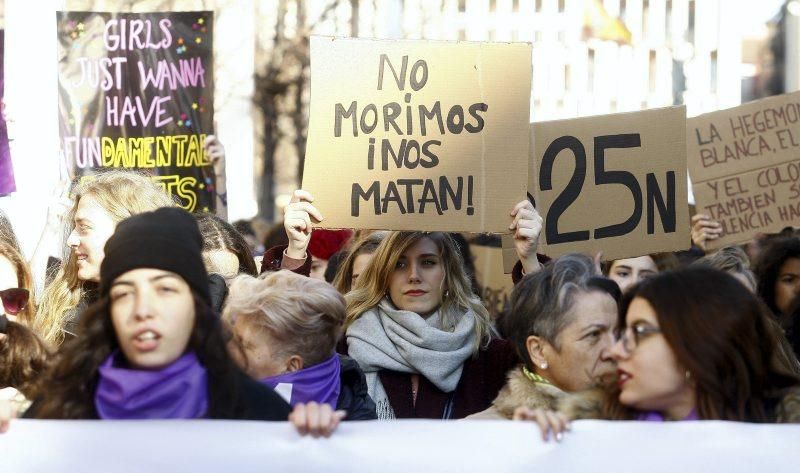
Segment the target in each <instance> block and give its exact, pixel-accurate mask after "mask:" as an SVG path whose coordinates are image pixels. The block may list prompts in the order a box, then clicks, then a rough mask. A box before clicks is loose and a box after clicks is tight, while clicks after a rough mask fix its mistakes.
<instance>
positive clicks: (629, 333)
mask: <svg viewBox="0 0 800 473" xmlns="http://www.w3.org/2000/svg"><path fill="white" fill-rule="evenodd" d="M656 333H661V329H660V328H658V327H650V326H648V325H644V324H633V325H632V326H628V327H625V330H624V331H623V332H622V335H621V336H620V338H619V339H620V340H621V341H622V346H623V347H624V348H625V351H627V352H628V353H631V352H632V351H633V350H635V349H636V347H638V346H639V342H641V341H642V339H644V338H647V337H649V336H650V335H653V334H656Z"/></svg>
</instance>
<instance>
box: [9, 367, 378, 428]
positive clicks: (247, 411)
mask: <svg viewBox="0 0 800 473" xmlns="http://www.w3.org/2000/svg"><path fill="white" fill-rule="evenodd" d="M236 378H237V379H236V382H237V383H238V384H239V386H238V394H239V399H240V400H241V403H240V408H239V409H238V411H237V412H234V413H233V414H230V415H225V414H222V413H221V412H219V409H218V408H217V406H214V405H213V404H212V405H210V406H209V408H208V412H207V413H206V418H207V419H223V420H273V421H285V420H288V419H289V414H290V413H291V412H292V408H291V407H290V406H289V404H288V403H287V402H286V401H284V400H283V398H282V397H281V396H280V395H279V394H278V393H276V392H275V391H273V390H272V389H270V388H268V387H267V386H264V385H263V384H261V383H259V382H257V381H254V380H253V379H251V378H250V377H249V376H247V375H245V374H244V373H242V372H241V371H238V370H237V373H236ZM212 384H213V380H210V379H209V385H212ZM40 405H41V404H40V401H35V402H34V403H33V404H32V405H31V407H30V408H28V410H27V411H26V412H25V415H24V417H25V418H29V419H35V418H39V417H38V416H37V414H36V412H37V411H38V406H40ZM373 410H374V407H373ZM87 419H99V417H98V416H97V413H96V412H95V413H94V415H93V416H89V417H87Z"/></svg>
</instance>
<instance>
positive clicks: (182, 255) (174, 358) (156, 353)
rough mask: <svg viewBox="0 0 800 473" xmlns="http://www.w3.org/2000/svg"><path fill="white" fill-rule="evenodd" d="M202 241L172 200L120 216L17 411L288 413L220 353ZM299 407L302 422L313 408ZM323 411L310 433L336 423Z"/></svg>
mask: <svg viewBox="0 0 800 473" xmlns="http://www.w3.org/2000/svg"><path fill="white" fill-rule="evenodd" d="M201 251H202V241H201V237H200V232H199V230H198V227H197V223H196V221H195V220H194V219H193V218H192V217H191V215H190V214H188V213H187V212H185V211H183V210H181V209H177V208H162V209H158V210H156V211H154V212H148V213H143V214H139V215H136V216H133V217H130V218H129V219H127V220H124V221H123V222H121V223H120V224H119V225H118V226H117V229H116V231H115V233H114V235H113V236H112V237H111V238H110V239H109V240H108V242H107V243H106V246H105V259H104V260H103V262H102V264H101V268H100V298H99V300H98V301H97V302H96V303H95V304H94V305H92V306H91V307H89V308H88V309H87V311H86V312H85V313H84V315H83V317H82V318H81V323H80V325H79V331H78V334H77V335H78V336H77V337H75V338H74V339H72V340H69V341H68V342H67V343H65V344H64V345H63V346H62V350H61V353H60V356H59V359H58V360H57V362H56V363H55V365H54V366H53V368H52V369H51V370H50V371H49V373H47V375H46V376H45V377H44V379H43V383H45V385H46V386H47V389H46V390H43V392H44V393H45V394H44V395H43V397H42V398H40V399H38V400H37V401H36V402H34V404H33V405H32V406H31V408H30V409H29V411H28V412H27V413H26V417H34V418H40V419H196V418H210V419H243V420H276V421H277V420H287V418H288V417H289V414H290V407H289V405H288V404H287V403H286V402H285V401H284V400H283V399H282V398H281V397H280V396H279V395H278V394H277V393H275V392H274V391H272V390H271V389H269V388H267V387H265V386H263V385H261V384H259V383H257V382H255V381H252V380H250V378H248V377H247V376H246V375H245V374H244V373H242V372H241V371H240V370H239V369H238V368H237V367H236V365H235V364H234V363H233V362H232V360H231V359H230V358H229V356H228V353H227V351H226V345H225V341H224V336H223V329H222V326H221V322H220V320H219V317H218V316H217V315H216V314H214V313H213V311H212V310H211V309H210V307H209V304H210V295H209V287H208V278H207V276H206V271H205V268H204V266H203V260H202V257H201ZM302 409H303V411H302V412H301V416H300V417H301V419H300V421H299V422H297V419H295V421H296V422H295V424H296V425H297V427H298V429H299V430H301V432H302V431H305V430H306V424H307V422H308V421H307V419H308V414H311V415H312V416H317V415H319V409H317V406H303V408H302ZM323 414H325V415H327V418H328V422H327V423H326V424H325V429H327V430H323V431H315V432H313V433H315V434H319V433H322V434H324V435H327V434H329V433H330V431H332V430H333V428H335V426H336V424H338V420H337V419H339V418H340V415H339V414H338V413H323ZM295 417H297V415H295ZM314 420H315V421H316V420H317V419H316V418H315V419H314Z"/></svg>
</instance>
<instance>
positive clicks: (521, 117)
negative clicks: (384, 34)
mask: <svg viewBox="0 0 800 473" xmlns="http://www.w3.org/2000/svg"><path fill="white" fill-rule="evenodd" d="M382 55H386V58H388V62H389V63H390V64H391V67H390V65H389V64H387V63H386V62H383V63H382ZM404 56H407V65H406V75H403V74H402V73H401V71H402V64H403V57H404ZM418 61H420V62H419V63H418ZM423 62H424V63H425V64H426V65H427V71H428V72H427V81H423V78H424V77H425V74H424V67H423V65H422V64H423ZM381 64H383V65H384V67H383V69H381ZM392 67H393V69H392ZM381 70H383V82H382V88H381V90H378V84H379V71H381ZM393 70H394V71H396V72H393ZM396 76H402V77H403V80H402V82H403V89H402V90H400V87H399V85H398V81H397V79H396ZM412 77H414V78H416V82H413V83H412V81H411V78H412ZM530 86H531V45H530V44H528V43H470V42H444V41H415V40H402V41H387V40H365V39H334V38H329V37H318V36H315V37H312V38H311V111H310V121H309V132H308V144H307V151H306V160H305V168H304V173H303V188H304V189H306V190H308V191H310V192H311V193H312V194H313V195H314V197H315V201H314V205H315V206H316V207H317V208H318V209H319V210H320V211H321V212H322V214H323V215H324V217H325V220H324V221H323V223H322V225H320V226H322V227H327V228H370V229H388V230H442V231H470V232H498V233H499V232H503V231H508V224H509V221H510V220H509V216H508V214H509V212H510V211H511V209H512V208H513V207H514V205H515V204H516V203H517V202H519V201H520V200H522V199H524V198H525V186H526V182H527V179H528V174H527V173H528V171H527V156H528V154H529V149H528V148H529V145H530V144H529V140H530V138H529V133H530V130H529V127H528V122H529V115H530ZM414 88H417V89H418V90H413V89H414ZM353 101H355V102H356V103H357V106H356V112H355V114H357V115H358V119H357V123H358V126H357V129H356V133H357V135H358V136H354V132H353V121H352V118H343V119H341V120H340V122H341V129H340V136H338V137H336V136H335V134H336V133H335V125H336V110H337V108H336V106H337V104H342V105H341V110H344V111H347V110H349V109H350V107H351V105H352V103H353ZM437 102H438V103H439V104H440V108H441V116H442V121H443V128H444V133H441V130H440V128H439V126H438V123H437V120H436V119H435V118H434V119H432V120H426V121H425V122H426V124H427V127H426V130H427V134H426V136H422V134H421V133H420V129H421V127H420V119H419V118H420V108H419V107H420V106H425V107H426V110H431V109H433V108H434V106H435V104H436V103H437ZM391 103H396V104H398V105H399V111H400V115H399V117H398V118H396V120H395V123H396V124H397V126H398V128H399V131H400V132H401V133H402V134H399V133H398V131H397V130H395V128H394V127H393V126H392V125H390V124H387V123H386V120H385V119H384V118H383V114H384V113H383V112H384V107H385V106H386V105H387V104H391ZM480 103H484V104H486V105H487V106H488V108H487V110H486V111H484V112H481V111H480V110H478V109H477V108H473V109H472V112H470V110H471V107H477V105H476V104H480ZM369 104H375V105H376V110H377V116H378V120H377V126H376V128H375V129H374V130H373V131H371V132H370V133H365V131H369V126H370V125H372V124H373V122H374V117H375V114H374V113H373V112H371V111H367V112H366V115H365V122H364V124H365V125H366V126H367V128H366V129H365V128H362V126H361V118H362V111H363V110H365V109H367V106H368V105H369ZM459 106H460V107H463V113H464V116H465V119H464V125H465V127H464V128H463V129H462V130H461V132H460V133H454V131H459V129H460V126H459V118H457V117H458V113H457V110H458V109H457V108H455V110H456V112H453V110H454V107H459ZM392 107H393V106H391V105H389V108H387V110H388V111H389V112H390V113H391V112H392V110H393V108H392ZM408 107H410V108H408ZM408 110H411V114H410V116H411V117H412V120H413V123H412V128H413V130H411V132H410V133H409V129H408V126H407V119H408V117H409V114H408ZM450 112H453V113H454V115H453V116H454V117H455V118H453V119H452V120H450V121H449V122H448V115H449V113H450ZM477 117H481V119H482V121H483V128H482V129H481V128H480V126H479V123H480V121H479V119H478V118H477ZM340 118H341V117H340ZM467 125H469V126H470V127H471V130H472V131H473V132H468V131H467V129H466V126H467ZM451 128H452V130H451ZM387 130H388V131H387ZM478 130H480V131H478ZM371 139H374V169H369V154H370V153H369V150H370V140H371ZM404 139H405V140H409V141H407V143H409V144H410V143H412V142H411V141H410V140H414V141H415V142H416V143H418V144H419V145H421V147H424V145H422V143H430V144H429V145H428V147H427V150H428V151H429V152H430V153H431V154H433V155H435V156H436V157H438V163H436V162H435V161H434V159H433V158H430V157H426V155H425V154H424V153H420V154H422V158H421V159H419V160H417V152H416V151H414V150H412V151H411V152H410V153H409V155H410V156H411V160H410V162H409V161H405V162H403V164H402V167H400V168H398V167H397V165H396V164H395V162H394V160H393V158H392V155H391V154H387V156H388V165H389V166H388V169H386V170H384V169H383V166H382V164H383V163H382V151H381V150H382V148H383V146H384V140H386V143H388V144H389V145H390V146H391V149H392V150H394V151H395V152H397V151H398V150H399V148H400V147H401V146H402V141H403V140H404ZM436 141H438V142H440V144H436V143H435V142H436ZM418 161H419V162H418ZM419 163H425V164H424V166H427V167H424V166H423V165H420V164H419ZM412 168H413V169H412ZM443 177H444V178H445V179H447V182H448V183H449V185H450V186H451V188H452V189H453V190H454V191H456V192H457V189H458V183H459V179H461V198H460V202H458V199H452V198H451V197H450V195H451V194H450V193H449V192H448V191H447V189H444V188H443V187H442V185H441V183H442V178H443ZM409 180H419V181H417V182H419V183H424V184H408V182H409ZM375 183H377V184H375ZM354 185H357V186H360V187H358V188H356V189H355V190H354ZM373 186H377V187H373ZM392 186H394V188H393V187H392ZM370 189H377V192H375V193H373V194H371V195H370V196H369V198H368V199H365V198H359V195H360V194H359V192H364V193H369V192H370ZM393 189H396V191H394V190H393ZM470 189H471V190H472V192H471V197H470V192H469V190H470ZM393 192H394V193H393ZM354 195H355V198H354ZM375 195H379V202H380V205H379V211H380V214H379V215H378V214H376V212H375V205H374V204H375V199H374V196H375ZM434 196H438V201H439V203H440V205H439V207H440V208H439V209H437V206H436V205H435V203H434V201H436V200H437V197H434ZM387 197H388V199H387ZM423 198H425V199H427V202H426V203H425V204H424V209H423V212H420V207H422V204H421V203H420V200H421V199H423ZM354 200H355V202H356V203H355V207H356V209H357V213H358V216H355V215H354V213H355V212H354V211H353V210H354V204H353V201H354ZM442 200H444V201H445V202H444V203H443V202H442ZM398 202H399V203H398ZM442 204H445V205H446V208H445V205H442ZM401 206H402V209H401ZM384 210H386V212H385V213H384ZM403 210H405V213H403Z"/></svg>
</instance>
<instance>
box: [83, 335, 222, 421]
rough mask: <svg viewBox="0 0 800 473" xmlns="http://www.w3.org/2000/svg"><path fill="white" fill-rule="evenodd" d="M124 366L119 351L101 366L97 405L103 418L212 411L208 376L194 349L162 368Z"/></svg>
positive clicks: (194, 414) (165, 416)
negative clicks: (141, 368) (140, 368)
mask: <svg viewBox="0 0 800 473" xmlns="http://www.w3.org/2000/svg"><path fill="white" fill-rule="evenodd" d="M124 366H125V361H124V357H123V356H122V355H121V354H120V352H119V351H115V352H114V353H112V354H111V355H110V356H109V357H108V358H107V359H106V361H104V362H103V364H102V365H100V368H99V372H100V381H99V382H98V384H97V391H95V394H94V405H95V407H96V408H97V414H98V415H99V416H100V418H101V419H109V420H117V419H197V418H199V417H203V416H205V414H206V412H207V411H208V377H207V375H206V369H205V368H204V367H203V365H201V364H200V362H199V361H198V360H197V356H195V354H194V352H188V353H186V354H184V355H183V356H181V357H180V358H178V359H177V360H175V362H173V363H172V364H171V365H169V366H167V367H165V368H162V369H160V370H152V371H151V370H137V369H130V368H125V367H124Z"/></svg>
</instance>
